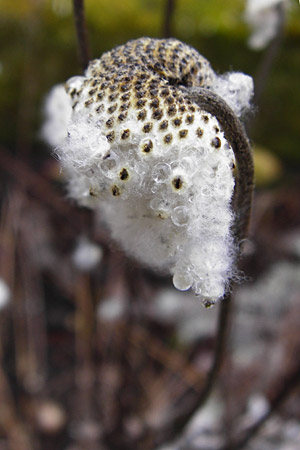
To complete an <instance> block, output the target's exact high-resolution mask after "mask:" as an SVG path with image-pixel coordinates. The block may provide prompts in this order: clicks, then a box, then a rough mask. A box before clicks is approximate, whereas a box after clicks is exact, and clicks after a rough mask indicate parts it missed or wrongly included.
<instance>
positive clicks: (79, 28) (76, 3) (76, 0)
mask: <svg viewBox="0 0 300 450" xmlns="http://www.w3.org/2000/svg"><path fill="white" fill-rule="evenodd" d="M73 11H74V19H75V28H76V34H77V45H78V53H79V60H80V64H81V67H82V68H83V70H85V69H86V68H87V66H88V64H89V60H90V52H89V45H88V37H87V29H86V24H85V14H84V0H73Z"/></svg>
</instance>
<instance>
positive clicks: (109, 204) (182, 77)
mask: <svg viewBox="0 0 300 450" xmlns="http://www.w3.org/2000/svg"><path fill="white" fill-rule="evenodd" d="M182 87H184V88H185V89H182ZM190 87H192V88H197V87H199V88H201V87H205V88H209V89H211V90H213V91H215V92H216V93H218V95H221V96H222V97H223V98H224V99H225V101H227V102H228V104H229V105H230V106H231V108H233V109H234V111H235V112H236V114H237V115H240V114H241V113H242V112H243V110H244V109H245V108H247V107H248V105H249V101H250V97H251V95H252V90H253V85H252V79H251V78H250V77H248V76H245V75H243V74H228V75H227V76H224V77H218V76H217V75H216V74H215V73H214V71H213V70H212V68H211V67H210V64H209V62H208V61H207V60H206V59H205V58H203V57H202V56H201V55H199V54H198V53H197V51H196V50H194V49H193V48H191V47H189V46H187V45H185V44H183V43H181V42H179V41H177V40H175V39H167V40H157V39H149V38H142V39H138V40H135V41H130V42H128V43H127V44H125V45H124V46H120V47H117V48H115V49H114V50H112V51H111V52H107V53H105V54H104V55H103V56H102V57H101V58H100V59H96V60H94V61H92V62H91V63H90V65H89V67H88V69H87V70H86V72H85V75H84V76H78V77H74V78H71V79H70V80H68V81H67V83H66V86H65V89H66V90H65V91H63V89H62V88H61V86H59V87H55V88H54V90H53V91H52V93H50V95H49V97H48V100H47V102H46V114H47V117H48V119H47V121H46V123H45V126H44V135H45V137H46V139H48V141H49V142H50V143H51V144H52V145H56V150H55V151H56V154H57V156H58V158H59V159H60V161H61V164H62V166H63V168H64V171H65V173H66V176H67V178H68V181H69V193H70V196H72V197H73V198H75V199H76V200H78V202H79V203H80V204H82V205H85V206H89V207H92V208H95V209H97V210H99V211H100V214H101V218H102V219H103V220H104V221H105V222H106V223H107V224H108V226H109V227H110V230H111V234H112V236H113V238H114V239H115V240H117V241H118V242H119V243H120V244H121V245H122V247H123V248H124V250H125V251H126V252H128V254H130V255H132V256H134V257H135V258H136V259H138V260H139V261H141V262H142V263H144V264H146V265H148V266H150V267H153V268H156V269H159V270H164V271H169V272H170V273H171V274H172V275H173V283H174V286H175V287H176V288H177V289H180V290H187V289H189V288H192V289H193V290H194V291H195V293H196V294H197V295H199V296H200V297H201V298H202V300H203V301H204V303H206V304H208V303H214V302H215V301H216V300H217V299H219V298H220V297H222V296H223V295H224V291H225V289H226V285H227V283H228V280H229V279H230V277H231V276H232V270H233V269H232V264H233V260H234V244H233V236H232V235H231V231H230V228H231V224H232V220H233V213H232V211H231V198H232V194H233V189H234V177H233V173H232V171H233V167H234V155H233V152H232V149H231V147H230V145H229V143H228V142H227V140H226V139H225V137H224V133H223V131H222V129H221V126H220V124H219V123H218V121H217V120H216V118H215V117H213V116H212V115H211V114H209V113H207V112H205V111H204V110H202V109H201V108H199V107H198V106H197V104H194V103H193V102H192V101H191V100H189V99H188V95H187V93H186V92H187V89H186V88H190ZM59 104H61V105H62V108H61V112H62V111H63V115H64V118H62V117H60V116H59V115H60V114H61V113H60V112H59V111H57V109H58V108H57V106H58V105H59ZM67 105H69V106H67ZM65 123H67V126H65ZM62 128H63V134H64V136H65V137H64V139H61V136H62ZM56 137H57V139H56Z"/></svg>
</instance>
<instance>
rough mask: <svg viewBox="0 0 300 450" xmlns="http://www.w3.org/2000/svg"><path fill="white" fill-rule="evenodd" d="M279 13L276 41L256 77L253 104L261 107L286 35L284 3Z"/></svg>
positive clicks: (267, 50)
mask: <svg viewBox="0 0 300 450" xmlns="http://www.w3.org/2000/svg"><path fill="white" fill-rule="evenodd" d="M276 12H277V30H276V35H275V37H274V39H273V40H272V41H271V42H270V44H269V45H268V47H267V49H266V51H265V52H264V54H263V57H262V61H261V62H260V65H259V67H258V69H257V72H256V75H255V77H254V86H255V90H254V98H253V104H254V105H256V106H259V103H260V101H261V97H262V94H263V92H264V90H265V87H266V84H267V81H268V78H269V75H270V73H271V70H272V67H273V65H274V62H275V60H276V57H277V55H278V52H279V49H280V46H281V43H282V40H283V35H284V22H285V7H284V5H283V4H282V3H280V4H278V5H277V6H276ZM255 121H256V119H255V117H253V118H252V120H250V121H249V122H248V123H247V131H248V133H250V132H252V130H253V128H254V125H255Z"/></svg>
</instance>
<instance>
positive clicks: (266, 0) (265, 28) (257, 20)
mask: <svg viewBox="0 0 300 450" xmlns="http://www.w3.org/2000/svg"><path fill="white" fill-rule="evenodd" d="M286 3H287V2H286V0H248V1H247V4H246V12H245V19H246V22H247V23H248V25H249V26H250V27H251V28H252V34H251V36H250V38H249V40H248V44H249V47H250V48H253V49H254V50H261V49H263V48H265V47H266V46H267V45H268V44H269V42H270V41H271V40H272V39H273V38H274V37H275V35H276V32H277V28H278V21H279V20H280V17H279V15H278V11H277V7H278V5H279V4H286Z"/></svg>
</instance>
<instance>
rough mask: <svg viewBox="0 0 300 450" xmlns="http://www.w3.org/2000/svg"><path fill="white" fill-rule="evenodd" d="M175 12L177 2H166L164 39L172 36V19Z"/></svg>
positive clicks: (169, 0)
mask: <svg viewBox="0 0 300 450" xmlns="http://www.w3.org/2000/svg"><path fill="white" fill-rule="evenodd" d="M174 10H175V0H166V5H165V13H164V18H163V19H164V23H163V37H164V38H169V37H171V36H172V19H173V16H174Z"/></svg>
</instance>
